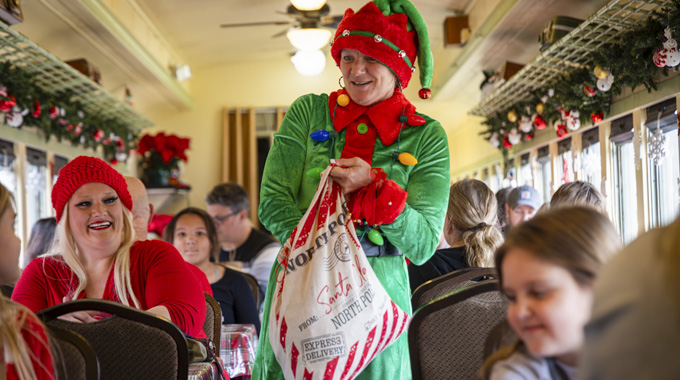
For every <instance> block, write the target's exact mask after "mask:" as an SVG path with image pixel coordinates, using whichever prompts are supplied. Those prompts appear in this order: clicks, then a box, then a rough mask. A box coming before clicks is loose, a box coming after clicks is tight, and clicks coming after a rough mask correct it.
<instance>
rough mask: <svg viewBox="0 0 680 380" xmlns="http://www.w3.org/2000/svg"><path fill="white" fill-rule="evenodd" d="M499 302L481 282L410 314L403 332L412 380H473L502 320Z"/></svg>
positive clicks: (491, 283) (493, 287) (492, 287)
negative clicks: (405, 336)
mask: <svg viewBox="0 0 680 380" xmlns="http://www.w3.org/2000/svg"><path fill="white" fill-rule="evenodd" d="M506 304H507V302H506V300H505V297H503V295H502V294H501V292H500V291H499V290H498V282H497V281H496V280H485V281H482V282H480V283H478V284H475V285H472V286H470V287H467V288H464V289H460V290H458V291H456V292H454V293H452V294H450V295H448V296H445V297H443V298H440V299H437V300H435V301H432V302H430V303H428V304H426V305H425V306H423V307H422V308H421V309H420V310H418V311H416V312H415V314H414V315H413V319H412V320H411V325H410V326H409V331H408V340H409V351H410V356H411V371H412V374H413V379H414V380H418V379H426V380H436V379H447V380H451V379H466V380H467V379H474V378H476V377H477V371H478V370H479V368H480V367H481V366H482V363H483V362H484V345H485V342H486V341H487V338H488V335H489V333H490V331H491V330H492V328H493V327H494V326H496V325H497V324H498V322H500V321H501V320H502V319H503V318H504V317H505V311H506Z"/></svg>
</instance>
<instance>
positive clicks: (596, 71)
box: [593, 65, 609, 79]
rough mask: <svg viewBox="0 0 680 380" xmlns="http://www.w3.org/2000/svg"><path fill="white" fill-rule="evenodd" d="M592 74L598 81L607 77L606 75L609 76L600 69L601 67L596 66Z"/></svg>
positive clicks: (607, 71) (605, 70)
mask: <svg viewBox="0 0 680 380" xmlns="http://www.w3.org/2000/svg"><path fill="white" fill-rule="evenodd" d="M593 74H595V76H596V77H597V78H598V79H604V78H606V77H607V75H609V70H607V69H604V68H602V66H599V65H598V66H595V69H594V70H593Z"/></svg>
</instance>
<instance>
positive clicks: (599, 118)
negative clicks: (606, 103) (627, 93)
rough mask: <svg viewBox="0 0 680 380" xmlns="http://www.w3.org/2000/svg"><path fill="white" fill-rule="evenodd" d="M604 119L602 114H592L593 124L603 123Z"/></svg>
mask: <svg viewBox="0 0 680 380" xmlns="http://www.w3.org/2000/svg"><path fill="white" fill-rule="evenodd" d="M603 118H604V115H603V114H602V112H593V113H591V114H590V119H591V120H592V121H593V124H597V123H599V122H601V121H602V119H603Z"/></svg>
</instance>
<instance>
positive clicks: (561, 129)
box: [555, 124, 567, 137]
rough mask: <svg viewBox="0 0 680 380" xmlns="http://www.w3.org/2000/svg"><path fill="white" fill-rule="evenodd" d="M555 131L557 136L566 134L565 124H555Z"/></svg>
mask: <svg viewBox="0 0 680 380" xmlns="http://www.w3.org/2000/svg"><path fill="white" fill-rule="evenodd" d="M555 132H556V133H557V137H562V136H564V135H566V134H567V126H566V125H564V124H556V125H555Z"/></svg>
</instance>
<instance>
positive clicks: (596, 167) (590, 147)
mask: <svg viewBox="0 0 680 380" xmlns="http://www.w3.org/2000/svg"><path fill="white" fill-rule="evenodd" d="M581 139H582V140H581V141H582V147H583V149H582V151H581V168H580V169H581V174H582V180H583V181H586V182H590V183H591V184H593V185H594V186H595V187H596V188H597V189H598V190H601V189H602V155H601V153H600V135H599V130H598V128H597V127H596V128H593V129H591V130H589V131H587V132H585V133H583V136H582V138H581Z"/></svg>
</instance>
